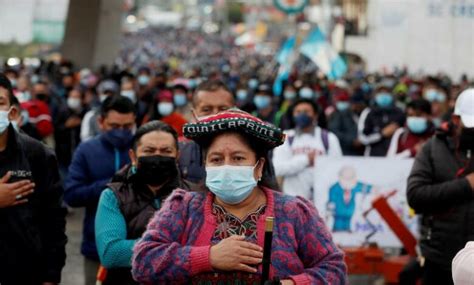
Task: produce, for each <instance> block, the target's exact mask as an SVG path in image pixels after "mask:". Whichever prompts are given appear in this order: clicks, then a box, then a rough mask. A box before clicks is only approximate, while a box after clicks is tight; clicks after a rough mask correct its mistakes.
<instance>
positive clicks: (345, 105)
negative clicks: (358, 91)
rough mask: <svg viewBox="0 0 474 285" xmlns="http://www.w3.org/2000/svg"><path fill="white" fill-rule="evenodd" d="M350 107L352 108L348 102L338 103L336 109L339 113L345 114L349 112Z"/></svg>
mask: <svg viewBox="0 0 474 285" xmlns="http://www.w3.org/2000/svg"><path fill="white" fill-rule="evenodd" d="M350 106H351V104H350V103H349V102H346V101H339V102H336V109H337V110H338V111H339V112H344V111H346V110H348V109H349V107H350Z"/></svg>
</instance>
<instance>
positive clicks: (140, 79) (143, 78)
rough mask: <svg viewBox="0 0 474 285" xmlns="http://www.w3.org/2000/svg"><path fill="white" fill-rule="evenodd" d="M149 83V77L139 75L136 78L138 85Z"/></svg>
mask: <svg viewBox="0 0 474 285" xmlns="http://www.w3.org/2000/svg"><path fill="white" fill-rule="evenodd" d="M149 82H150V77H148V75H140V76H138V84H140V85H142V86H144V85H147V84H148V83H149Z"/></svg>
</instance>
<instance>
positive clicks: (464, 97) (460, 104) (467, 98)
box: [454, 88, 474, 128]
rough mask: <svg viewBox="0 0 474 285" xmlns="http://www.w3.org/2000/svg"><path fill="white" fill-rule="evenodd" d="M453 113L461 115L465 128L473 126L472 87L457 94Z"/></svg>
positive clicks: (473, 103) (473, 96)
mask: <svg viewBox="0 0 474 285" xmlns="http://www.w3.org/2000/svg"><path fill="white" fill-rule="evenodd" d="M454 115H458V116H460V117H461V121H462V122H463V124H464V126H466V128H474V88H469V89H466V90H464V91H463V92H461V94H459V96H458V99H457V100H456V105H455V107H454Z"/></svg>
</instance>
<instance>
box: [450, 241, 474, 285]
mask: <svg viewBox="0 0 474 285" xmlns="http://www.w3.org/2000/svg"><path fill="white" fill-rule="evenodd" d="M453 281H454V284H455V285H472V284H474V242H473V241H470V242H468V243H467V244H466V247H465V248H463V249H462V250H461V251H460V252H458V254H456V256H455V257H454V259H453Z"/></svg>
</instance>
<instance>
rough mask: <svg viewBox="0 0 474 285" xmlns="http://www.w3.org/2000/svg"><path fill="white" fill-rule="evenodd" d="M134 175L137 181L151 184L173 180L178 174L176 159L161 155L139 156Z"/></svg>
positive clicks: (160, 183)
mask: <svg viewBox="0 0 474 285" xmlns="http://www.w3.org/2000/svg"><path fill="white" fill-rule="evenodd" d="M136 175H137V179H138V180H137V181H139V182H140V183H144V184H146V185H152V186H158V185H162V184H163V183H165V182H166V181H173V180H174V179H175V178H176V176H177V175H178V167H177V165H176V159H175V158H174V157H168V156H161V155H153V156H142V157H139V158H138V165H137V174H136Z"/></svg>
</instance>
